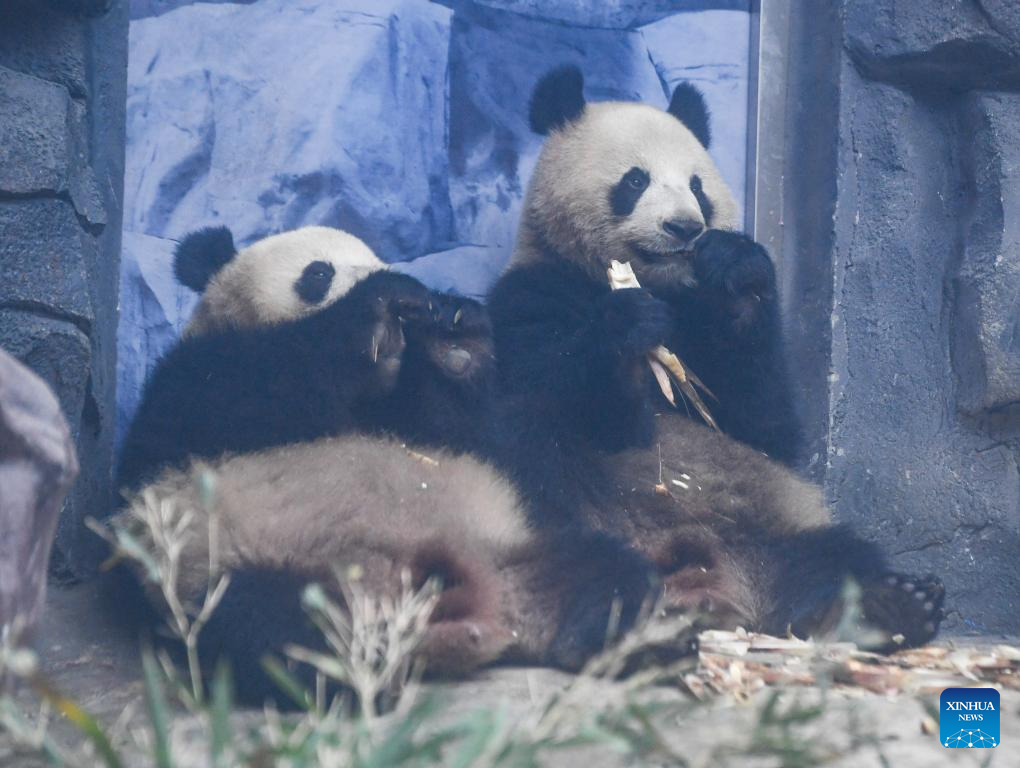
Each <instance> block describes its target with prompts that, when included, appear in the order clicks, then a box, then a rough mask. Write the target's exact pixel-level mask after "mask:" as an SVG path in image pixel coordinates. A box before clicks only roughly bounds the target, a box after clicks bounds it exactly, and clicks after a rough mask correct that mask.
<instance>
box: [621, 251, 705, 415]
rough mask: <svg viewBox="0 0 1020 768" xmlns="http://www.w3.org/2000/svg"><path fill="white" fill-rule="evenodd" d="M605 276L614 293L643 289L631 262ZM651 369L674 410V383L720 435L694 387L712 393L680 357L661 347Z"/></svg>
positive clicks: (652, 356)
mask: <svg viewBox="0 0 1020 768" xmlns="http://www.w3.org/2000/svg"><path fill="white" fill-rule="evenodd" d="M606 273H607V274H608V275H609V285H610V287H611V288H612V289H613V290H614V291H618V290H620V289H621V288H640V287H641V283H639V282H638V279H637V275H635V274H634V269H633V268H632V267H631V266H630V263H629V262H622V261H616V260H615V259H614V260H613V261H612V262H610V265H609V269H607V270H606ZM648 365H649V367H650V368H651V369H652V373H653V374H654V376H655V381H656V382H657V383H658V385H659V389H661V390H662V394H663V395H664V396H665V398H666V399H667V400H669V402H670V403H671V404H672V405H673V407H674V408H675V407H676V398H675V397H674V395H673V382H675V383H676V386H677V388H678V389H679V390H680V393H681V394H682V395H683V396H684V397H686V398H687V399H688V400H689V401H690V403H691V405H693V406H694V409H695V410H696V411H697V412H698V413H699V414H700V415H701V418H703V419H704V420H705V423H706V424H708V426H710V427H712V429H714V430H716V431H721V430H720V429H719V425H718V424H716V422H715V419H713V418H712V414H711V413H710V412H709V410H708V406H707V405H705V401H704V400H702V399H701V395H699V394H698V390H697V389H695V386H697V387H699V388H700V389H702V390H704V391H705V392H706V393H707V394H708V395H711V396H713V397H714V395H712V391H711V390H710V389H709V388H708V387H706V386H705V384H704V383H703V382H702V381H701V379H699V378H698V377H697V376H696V375H695V374H694V372H693V371H689V370H688V369H687V368H686V367H684V364H683V363H682V362H681V361H680V358H679V357H677V356H676V355H674V354H673V353H672V352H670V351H669V350H668V349H666V348H665V347H663V346H658V347H656V348H655V349H653V350H652V351H651V352H649V353H648Z"/></svg>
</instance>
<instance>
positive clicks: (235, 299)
mask: <svg viewBox="0 0 1020 768" xmlns="http://www.w3.org/2000/svg"><path fill="white" fill-rule="evenodd" d="M341 234H342V233H341ZM348 237H349V236H348ZM336 241H338V238H337V237H336V236H334V235H333V234H332V233H331V232H330V231H329V230H323V229H322V228H316V230H315V231H313V232H311V233H309V231H308V230H298V231H297V232H293V233H287V234H284V235H277V236H275V237H273V238H270V239H269V240H267V241H263V242H260V243H257V244H256V245H255V246H253V247H251V248H248V249H245V250H243V251H241V252H240V253H234V249H233V240H232V237H231V236H230V234H229V232H228V231H226V230H223V229H219V230H204V231H202V232H199V233H196V234H195V235H193V236H189V237H188V238H186V239H185V240H184V241H183V242H182V243H181V246H180V247H179V249H178V253H177V257H176V262H175V267H176V271H177V274H178V275H179V276H180V277H181V279H182V280H185V281H187V284H189V285H191V286H192V287H196V288H199V289H201V288H203V287H206V286H208V287H206V291H205V293H204V294H203V297H202V301H201V303H200V305H199V307H198V309H197V312H196V315H195V317H196V318H198V319H200V321H201V324H200V326H199V327H198V328H196V327H195V326H194V325H193V326H191V327H189V333H188V334H187V336H186V338H185V339H184V340H182V342H181V343H180V344H179V345H178V346H177V347H176V348H175V349H173V350H172V351H171V352H170V353H168V355H167V356H166V357H165V358H164V359H163V360H162V361H161V362H160V364H159V365H158V367H157V369H156V371H155V372H154V374H153V376H152V378H151V379H150V381H149V382H148V383H147V386H146V389H145V392H144V395H143V399H142V403H141V405H140V407H139V410H138V413H137V415H136V417H135V420H134V422H133V423H132V425H131V429H130V431H129V433H128V437H127V439H126V442H125V446H124V453H123V457H122V460H121V465H120V469H119V474H118V485H119V487H120V488H122V489H123V490H124V491H125V493H126V495H127V496H128V497H129V498H130V499H131V503H132V504H144V503H146V500H145V497H146V495H148V496H149V498H151V499H157V500H159V502H160V503H168V504H173V505H176V506H177V507H178V508H180V509H188V510H191V511H192V512H193V513H194V514H195V515H196V520H197V522H198V523H199V526H200V527H201V524H202V523H204V522H205V515H206V514H207V513H208V510H207V509H205V507H204V506H203V505H202V504H200V503H199V499H198V491H197V486H196V478H195V476H196V473H197V471H198V470H199V469H200V468H201V467H207V468H209V469H211V470H212V472H213V473H214V475H215V477H216V482H215V497H214V502H213V509H214V510H215V513H216V515H217V519H218V526H217V527H218V530H219V542H220V543H219V548H218V554H219V562H220V564H221V566H222V567H223V568H225V569H226V570H230V571H232V573H233V575H232V580H231V583H230V586H229V588H228V590H227V592H226V593H225V596H224V598H223V601H222V603H221V605H220V606H219V608H218V609H217V611H216V612H215V613H214V615H213V618H212V620H211V621H210V623H209V624H208V625H207V626H206V627H205V629H204V630H203V632H202V634H201V648H200V651H201V655H202V657H203V659H204V660H205V661H206V662H208V663H212V662H215V661H216V660H217V659H218V658H221V657H226V658H229V659H230V660H231V662H232V664H233V666H234V670H235V679H236V680H237V684H238V689H239V694H240V696H241V697H242V698H244V699H245V700H248V701H259V700H261V699H262V698H263V697H265V696H266V695H271V694H272V685H271V683H270V682H269V680H268V679H267V678H266V676H265V675H264V674H263V672H262V669H261V664H260V660H261V658H262V657H263V656H264V655H266V654H267V653H276V654H279V653H280V651H281V649H282V648H283V647H284V646H285V645H286V644H288V643H296V644H299V645H306V646H312V647H315V646H318V645H321V638H320V637H319V635H318V633H317V631H315V630H313V629H312V628H311V627H310V626H309V624H308V622H307V620H306V617H305V616H304V614H303V611H302V609H301V607H300V593H301V591H302V589H303V587H304V586H305V585H306V584H307V583H308V582H310V581H319V582H320V583H322V584H324V585H325V586H327V587H328V586H329V585H331V584H333V583H334V576H333V573H334V569H335V568H340V569H341V570H342V569H343V568H344V566H348V565H358V566H360V569H361V570H362V572H363V574H364V575H363V577H362V581H363V584H364V586H365V588H366V590H368V591H369V592H375V593H386V592H392V591H393V590H395V589H397V588H398V586H399V578H400V573H401V571H402V570H403V569H407V570H409V571H410V572H411V573H412V575H413V577H414V579H415V582H416V583H419V584H420V583H422V582H424V580H425V579H426V578H428V577H430V576H438V577H439V578H440V579H441V581H442V582H443V592H442V594H441V598H440V601H439V604H438V607H437V609H436V611H435V613H434V615H433V620H432V623H431V625H430V627H429V631H428V633H427V636H426V638H425V641H424V644H423V647H422V648H421V654H422V656H423V657H424V658H425V660H426V663H427V665H428V667H429V669H431V670H432V671H433V672H438V673H448V674H463V673H465V672H467V671H469V670H470V669H472V668H474V667H476V666H478V665H479V664H484V663H487V662H489V661H492V660H494V659H496V658H503V659H517V660H520V661H528V662H532V663H547V664H553V665H566V664H572V663H575V662H576V660H577V659H583V658H584V657H586V656H587V655H589V654H590V653H591V652H593V651H594V650H597V649H598V648H600V647H601V645H602V643H603V641H604V638H605V632H606V628H607V626H608V624H609V617H610V613H611V611H612V608H613V602H614V600H616V599H619V600H622V604H623V624H624V626H626V625H627V624H628V623H629V622H631V621H633V619H634V617H635V615H636V614H637V611H638V608H639V606H640V605H641V603H642V601H644V600H645V599H646V598H650V597H651V596H652V593H653V583H654V581H655V579H654V573H653V572H652V569H651V566H650V565H649V564H648V563H647V562H646V561H645V560H644V559H643V558H641V557H640V556H638V555H637V554H635V553H633V552H632V551H631V550H629V549H627V548H626V547H624V546H622V545H620V544H618V543H617V542H615V541H614V540H613V539H612V538H610V537H608V536H605V535H603V534H598V533H591V534H584V535H580V536H578V535H574V533H573V532H571V534H570V535H559V534H556V533H551V532H550V533H545V532H543V533H540V534H536V533H534V532H533V531H532V530H530V526H529V524H528V521H527V517H526V514H525V512H524V509H523V504H522V502H521V500H520V499H519V497H518V495H517V493H516V491H515V490H514V488H513V487H512V485H511V484H510V483H509V482H508V481H507V480H506V479H505V478H504V477H503V476H502V475H500V474H499V473H497V472H496V471H495V470H494V469H492V468H491V467H490V466H488V465H486V464H485V463H483V462H482V461H480V460H478V459H475V458H473V457H471V456H469V455H464V454H461V453H459V452H456V451H451V450H444V449H441V448H436V447H435V446H437V445H440V444H441V445H451V444H455V443H457V442H458V441H459V440H461V439H462V437H463V435H462V433H463V432H464V431H465V430H467V429H468V428H471V429H476V428H477V426H478V425H477V424H476V423H474V421H475V420H477V419H480V418H486V417H485V416H484V415H479V414H480V413H483V412H484V411H475V410H474V406H473V405H472V404H477V406H478V407H479V408H482V409H484V408H485V405H486V403H485V399H486V397H487V395H486V393H487V391H488V387H489V384H490V382H491V378H492V375H493V370H492V369H493V360H492V355H491V338H490V336H489V326H488V321H487V319H486V315H485V312H484V310H483V309H482V308H481V307H480V306H479V305H478V304H477V303H475V302H473V301H471V300H467V299H457V298H453V297H449V296H445V295H442V294H436V293H433V292H430V291H428V290H427V289H426V288H425V287H424V286H422V285H421V284H420V283H418V282H417V281H416V280H414V279H413V278H411V277H408V276H405V275H400V274H397V273H390V272H386V271H384V270H381V269H379V268H378V267H376V268H375V270H374V271H372V272H371V273H370V274H368V275H367V276H364V277H362V279H360V281H358V282H356V283H354V281H353V280H350V279H349V273H348V268H347V263H346V259H347V255H346V252H345V251H344V250H343V248H340V249H339V250H337V249H336V248H332V247H331V243H334V242H336ZM341 242H342V241H341ZM265 243H270V246H271V247H270V246H267V245H265ZM345 247H346V245H345ZM327 254H330V255H331V256H330V257H329V258H327ZM364 261H365V260H364V259H359V261H358V263H356V264H354V265H352V266H353V267H354V268H355V269H358V270H361V269H362V264H363V262H364ZM313 263H314V265H315V267H314V268H315V269H316V270H317V271H318V272H329V274H330V275H331V277H332V278H333V280H334V281H339V285H340V287H339V288H334V287H333V286H322V287H321V288H322V290H320V291H319V292H318V294H319V295H320V296H324V297H328V298H327V299H323V300H322V301H321V302H320V305H325V306H320V307H319V311H317V312H314V313H312V314H308V313H306V311H305V310H304V308H303V307H302V303H300V302H298V301H296V300H293V298H292V297H288V296H287V291H286V290H285V289H286V288H287V287H288V286H293V290H294V292H295V293H297V292H299V291H300V290H301V288H302V286H303V285H304V284H305V283H306V276H307V275H308V274H309V270H310V268H312V265H313ZM323 263H326V264H329V265H330V270H324V269H322V267H321V264H323ZM270 265H271V266H272V268H270ZM369 266H371V265H369ZM213 288H215V289H216V290H215V291H213ZM225 297H229V299H228V298H225ZM300 298H301V299H304V296H301V297H300ZM256 304H257V305H258V306H257V308H256V306H255V305H256ZM256 309H257V314H256ZM288 317H290V318H292V319H287V318H288ZM458 420H459V422H458ZM458 423H460V424H461V425H462V426H458ZM391 424H392V425H393V426H394V427H395V429H394V431H389V429H388V427H389V426H390V425H391ZM376 432H379V433H380V434H379V435H375V434H374V433H376ZM404 441H408V442H410V443H411V444H412V445H413V446H414V447H415V448H418V449H424V448H425V447H426V446H428V460H427V461H426V460H423V459H422V457H421V455H420V454H419V453H418V452H416V451H411V450H409V449H408V448H407V447H406V445H405V444H404ZM135 492H139V493H138V494H136V493H135ZM146 492H147V493H146ZM120 514H122V515H125V518H123V519H130V514H128V513H124V512H122V513H120ZM208 562H209V553H208V540H207V537H205V536H204V535H202V532H201V531H199V532H197V533H196V534H195V535H193V536H192V537H191V539H190V541H189V545H188V548H187V550H186V551H185V553H184V558H183V563H182V574H181V588H182V593H183V594H184V596H185V597H186V598H188V599H191V600H199V601H200V598H201V596H202V595H203V594H204V592H205V589H206V586H207V583H208ZM125 575H126V576H127V579H128V585H129V586H133V587H134V588H135V592H136V593H137V586H138V575H137V574H136V573H134V572H133V571H127V572H126V573H125ZM143 597H145V599H147V600H149V601H151V602H153V603H154V604H155V606H156V607H157V608H159V607H160V599H159V597H158V595H156V594H154V593H153V592H152V590H151V589H150V590H149V592H148V593H147V594H146V595H144V596H143ZM150 618H158V614H157V616H152V617H150Z"/></svg>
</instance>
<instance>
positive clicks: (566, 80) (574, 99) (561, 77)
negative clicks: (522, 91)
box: [528, 64, 584, 136]
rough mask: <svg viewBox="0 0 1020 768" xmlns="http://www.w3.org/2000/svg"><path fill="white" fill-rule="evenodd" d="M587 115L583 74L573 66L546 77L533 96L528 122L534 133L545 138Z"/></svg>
mask: <svg viewBox="0 0 1020 768" xmlns="http://www.w3.org/2000/svg"><path fill="white" fill-rule="evenodd" d="M582 112H584V75H582V74H581V70H579V69H578V68H577V67H575V66H574V65H572V64H568V65H566V66H563V67H557V68H556V69H554V70H552V71H551V72H548V73H547V74H545V75H544V76H543V77H542V79H541V80H539V81H538V85H536V86H535V90H534V91H533V92H532V94H531V104H530V105H529V107H528V122H529V123H530V124H531V130H533V131H534V132H535V133H538V134H541V135H542V136H546V135H548V134H549V132H550V131H552V130H555V129H556V128H559V127H560V126H563V125H566V124H567V123H569V122H571V121H573V120H576V119H577V118H579V117H580V116H581V113H582Z"/></svg>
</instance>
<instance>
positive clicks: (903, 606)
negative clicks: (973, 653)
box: [862, 573, 945, 652]
mask: <svg viewBox="0 0 1020 768" xmlns="http://www.w3.org/2000/svg"><path fill="white" fill-rule="evenodd" d="M862 586H863V588H864V595H863V598H862V608H863V611H864V618H865V621H866V622H867V623H868V624H869V625H871V626H873V627H874V628H876V629H879V630H881V631H882V632H884V633H885V634H886V635H888V636H890V637H896V636H902V641H901V642H899V643H894V642H892V641H890V642H889V643H886V644H884V645H880V646H878V647H877V648H875V650H879V651H883V652H890V651H894V650H898V649H901V648H911V647H914V646H918V645H923V644H924V643H927V642H928V641H929V640H931V639H932V638H934V637H935V634H936V632H937V631H938V627H939V624H940V623H941V621H942V619H943V618H944V616H945V612H944V610H943V607H942V604H943V601H944V599H945V587H944V586H943V584H942V581H941V580H940V579H938V578H937V577H935V576H932V575H928V576H924V577H916V576H908V575H905V574H901V573H891V574H886V575H885V576H884V577H883V578H881V579H879V580H877V581H875V582H872V583H865V584H863V585H862Z"/></svg>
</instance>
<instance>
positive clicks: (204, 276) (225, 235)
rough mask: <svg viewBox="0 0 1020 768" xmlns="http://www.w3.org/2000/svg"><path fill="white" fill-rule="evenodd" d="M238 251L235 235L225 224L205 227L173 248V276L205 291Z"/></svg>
mask: <svg viewBox="0 0 1020 768" xmlns="http://www.w3.org/2000/svg"><path fill="white" fill-rule="evenodd" d="M236 255H237V249H236V248H235V247H234V236H233V234H231V232H230V230H229V229H227V228H226V227H206V228H205V229H200V230H198V231H197V232H192V233H191V234H190V235H188V236H187V237H185V238H184V239H183V240H181V242H180V243H178V244H177V250H176V251H174V277H176V278H177V282H179V283H180V284H181V285H186V286H187V287H188V288H190V289H191V290H193V291H195V292H196V293H202V291H204V290H205V287H206V286H207V285H208V284H209V281H210V280H211V279H212V277H213V275H215V274H216V273H217V272H219V271H220V270H221V269H223V267H224V266H225V265H226V264H228V263H229V262H230V260H231V259H233V258H234V256H236Z"/></svg>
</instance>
